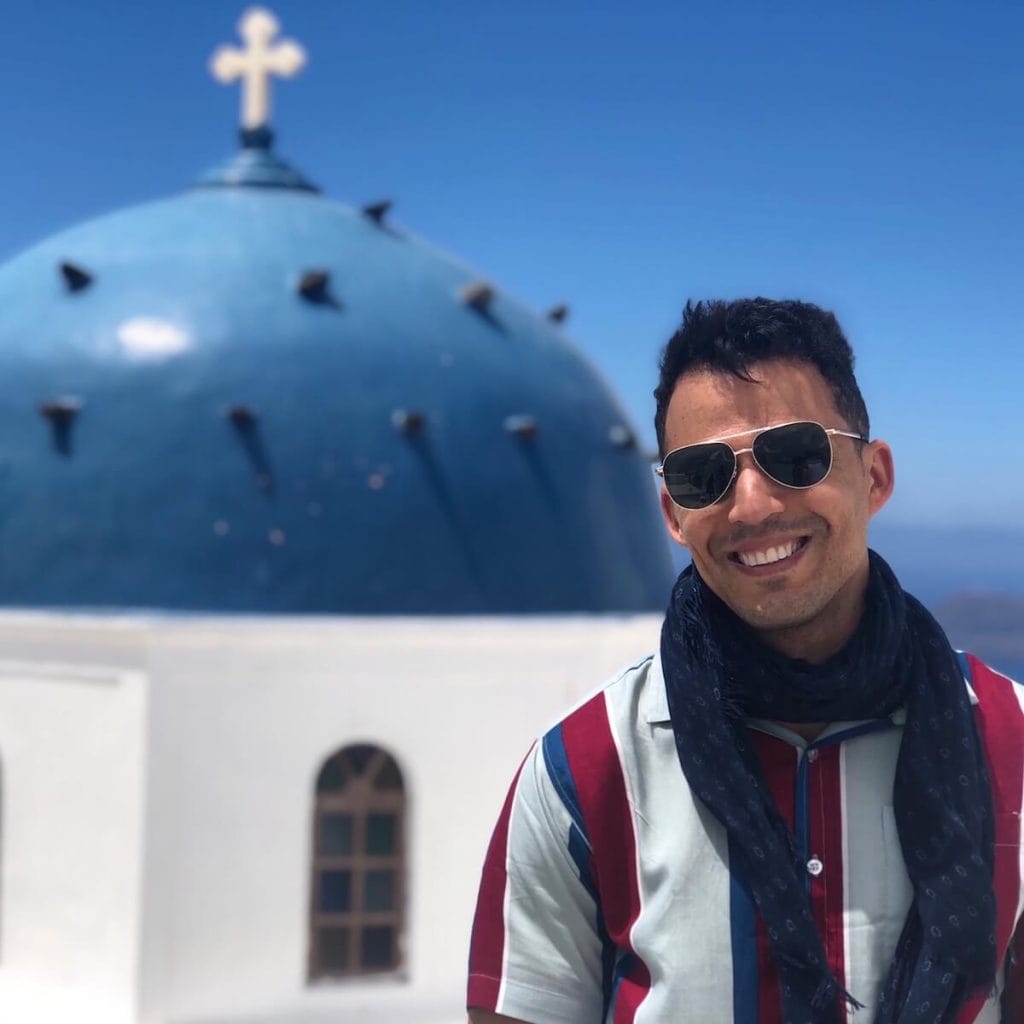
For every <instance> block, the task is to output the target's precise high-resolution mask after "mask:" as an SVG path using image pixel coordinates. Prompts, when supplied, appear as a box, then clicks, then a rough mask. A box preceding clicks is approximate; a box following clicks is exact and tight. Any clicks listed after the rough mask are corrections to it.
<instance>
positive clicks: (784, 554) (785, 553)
mask: <svg viewBox="0 0 1024 1024" xmlns="http://www.w3.org/2000/svg"><path fill="white" fill-rule="evenodd" d="M799 546H800V542H799V541H796V540H791V541H790V542H789V543H788V544H782V545H780V546H779V547H774V548H766V549H765V550H764V551H750V552H742V551H738V552H737V553H736V554H737V557H738V558H739V560H740V561H741V562H742V563H743V564H744V565H750V566H753V565H771V563H772V562H780V561H782V559H783V558H789V556H790V555H791V554H793V552H794V551H796V549H797V548H798V547H799Z"/></svg>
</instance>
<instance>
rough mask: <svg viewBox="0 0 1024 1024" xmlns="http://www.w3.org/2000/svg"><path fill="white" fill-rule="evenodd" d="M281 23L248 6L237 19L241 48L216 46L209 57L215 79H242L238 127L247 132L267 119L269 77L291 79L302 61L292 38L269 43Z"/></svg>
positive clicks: (228, 81)
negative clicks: (240, 125)
mask: <svg viewBox="0 0 1024 1024" xmlns="http://www.w3.org/2000/svg"><path fill="white" fill-rule="evenodd" d="M280 28H281V26H280V24H279V23H278V20H277V18H275V17H274V15H273V14H271V13H270V11H268V10H266V9H265V8H263V7H252V8H250V9H249V10H248V11H246V12H245V14H243V15H242V18H241V20H240V21H239V22H238V34H239V35H240V36H241V37H242V39H243V40H244V41H245V44H246V45H245V49H243V50H239V49H236V48H235V47H233V46H220V47H218V48H217V50H216V51H215V53H214V54H213V56H212V57H211V58H210V73H211V74H212V75H213V77H214V78H215V79H217V81H218V82H224V83H226V84H230V83H231V82H234V81H236V80H237V79H239V78H240V79H242V128H243V129H245V130H246V131H251V130H253V129H255V128H264V127H266V126H267V125H268V124H269V122H270V76H271V75H277V76H278V77H280V78H291V77H292V76H293V75H295V74H296V73H297V72H298V71H300V70H301V68H302V66H303V65H304V64H305V63H306V51H305V50H303V48H302V47H301V46H300V45H299V44H298V43H297V42H295V41H294V40H293V39H282V40H280V41H278V42H277V43H272V40H273V39H274V36H276V35H277V33H278V31H279V30H280Z"/></svg>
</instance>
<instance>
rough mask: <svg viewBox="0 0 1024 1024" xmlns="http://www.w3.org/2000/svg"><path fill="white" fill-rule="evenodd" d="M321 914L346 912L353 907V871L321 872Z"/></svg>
mask: <svg viewBox="0 0 1024 1024" xmlns="http://www.w3.org/2000/svg"><path fill="white" fill-rule="evenodd" d="M318 909H319V911H320V913H321V914H344V913H346V912H347V911H349V910H351V909H352V872H351V871H321V872H320V905H319V907H318Z"/></svg>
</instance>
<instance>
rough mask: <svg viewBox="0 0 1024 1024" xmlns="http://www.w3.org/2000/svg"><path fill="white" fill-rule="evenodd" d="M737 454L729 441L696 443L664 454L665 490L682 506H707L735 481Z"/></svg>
mask: <svg viewBox="0 0 1024 1024" xmlns="http://www.w3.org/2000/svg"><path fill="white" fill-rule="evenodd" d="M735 468H736V456H735V455H733V453H732V449H731V448H730V447H729V446H728V445H727V444H721V443H718V442H714V443H711V444H694V445H690V447H688V448H680V449H679V451H676V452H670V453H669V454H668V455H667V456H666V457H665V465H664V468H663V471H664V474H665V476H664V479H665V489H666V490H667V491H668V493H669V497H671V498H672V500H673V501H674V502H675V503H676V504H677V505H682V506H683V508H706V507H707V506H708V505H711V504H713V503H714V502H716V501H717V500H718V499H719V498H720V497H721V496H722V495H723V494H724V493H725V492H726V490H727V489H728V487H729V484H730V483H731V482H732V474H733V470H734V469H735Z"/></svg>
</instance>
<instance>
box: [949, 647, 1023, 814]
mask: <svg viewBox="0 0 1024 1024" xmlns="http://www.w3.org/2000/svg"><path fill="white" fill-rule="evenodd" d="M959 658H960V663H961V665H962V666H963V669H964V677H965V679H966V682H967V686H968V693H969V695H970V698H971V703H972V704H974V710H975V721H976V722H977V724H978V734H979V735H980V737H981V741H982V744H983V745H984V747H985V752H986V754H987V755H988V762H989V770H990V772H991V774H992V779H993V783H994V784H995V787H996V795H997V797H998V796H1000V794H1002V797H1001V800H1002V802H1004V803H1006V805H1007V807H1008V808H1009V809H1011V810H1013V811H1015V812H1017V813H1019V810H1020V806H1021V784H1022V779H1024V687H1022V686H1021V685H1020V684H1019V683H1016V682H1015V681H1014V680H1012V679H1011V678H1010V677H1009V676H1007V675H1005V674H1004V673H1002V672H999V671H997V670H996V669H994V668H992V667H991V666H990V665H986V664H985V662H983V661H982V660H981V659H980V658H977V657H975V656H974V655H973V654H966V653H960V654H959ZM997 809H998V808H997Z"/></svg>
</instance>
